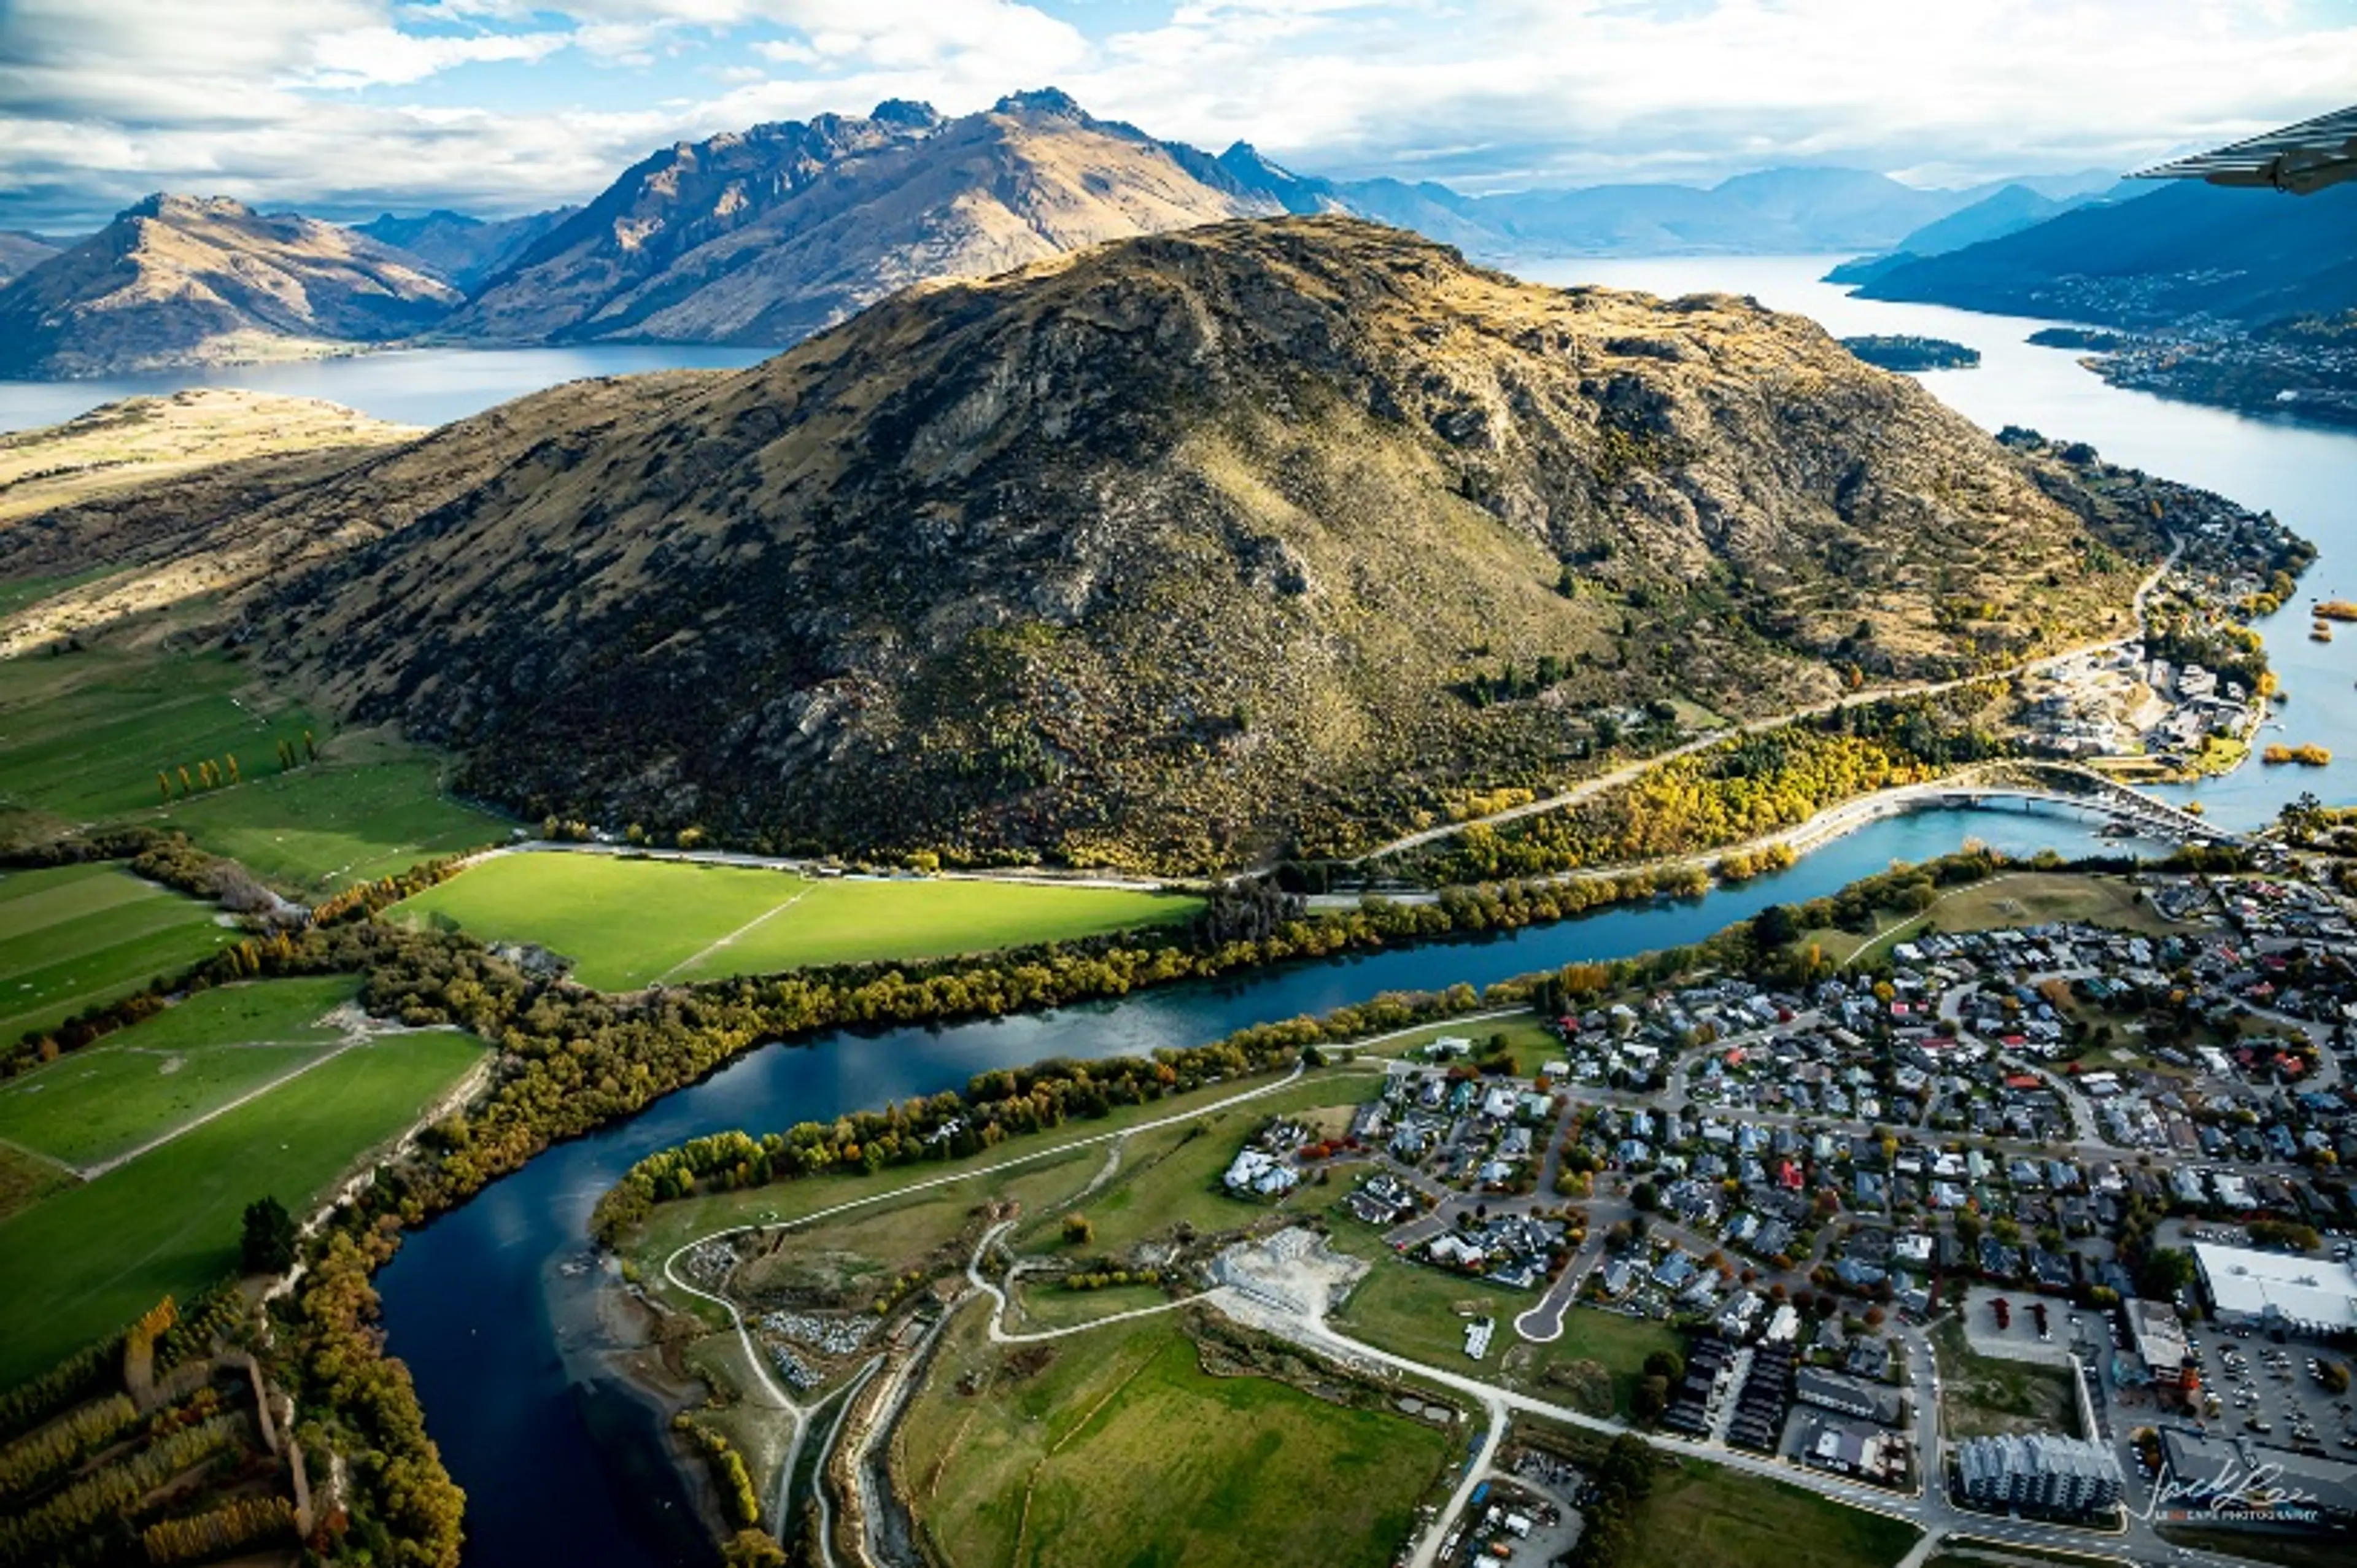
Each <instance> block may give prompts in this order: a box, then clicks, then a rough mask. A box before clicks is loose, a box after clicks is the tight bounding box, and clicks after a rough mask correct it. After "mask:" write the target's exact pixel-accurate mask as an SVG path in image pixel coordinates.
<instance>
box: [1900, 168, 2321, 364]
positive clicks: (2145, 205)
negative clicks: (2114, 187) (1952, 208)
mask: <svg viewBox="0 0 2357 1568" xmlns="http://www.w3.org/2000/svg"><path fill="white" fill-rule="evenodd" d="M1859 292H1860V293H1861V294H1864V295H1867V296H1868V297H1869V298H1874V299H1902V300H1924V301H1929V302H1932V303H1934V304H1939V305H1954V306H1964V308H1966V309H1970V310H1991V311H2001V312H2005V313H2007V314H2011V315H2017V316H2043V317H2055V318H2059V319H2063V320H2072V321H2096V322H2102V323H2104V324H2106V325H2109V326H2115V327H2136V328H2153V327H2171V326H2176V325H2179V324H2181V323H2184V322H2187V321H2191V320H2197V319H2207V320H2213V321H2231V322H2243V323H2257V322H2266V321H2271V320H2276V319H2280V318H2282V317H2290V316H2296V315H2305V314H2322V313H2330V312H2335V311H2341V310H2347V309H2350V308H2351V307H2352V306H2357V187H2350V186H2335V187H2332V188H2329V189H2325V190H2321V191H2319V192H2317V193H2316V194H2315V195H2313V196H2303V197H2277V196H2271V195H2269V194H2268V193H2266V192H2264V191H2249V190H2226V189H2220V188H2217V187H2214V186H2208V185H2202V184H2200V183H2198V182H2194V181H2181V182H2180V181H2172V182H2169V183H2167V184H2164V185H2162V186H2161V187H2160V188H2158V189H2156V190H2153V191H2152V192H2151V193H2150V194H2148V195H2143V196H2138V197H2136V198H2135V199H2132V200H2126V201H2107V202H2099V203H2096V204H2094V205H2092V206H2087V207H2082V208H2079V209H2075V210H2072V211H2070V212H2065V213H2063V214H2061V216H2060V217H2056V218H2051V219H2049V220H2047V221H2045V222H2042V223H2040V224H2038V225H2037V226H2035V227H2034V228H2029V229H2025V230H2022V231H2019V232H2018V233H2012V234H2007V235H2005V236H2003V237H2002V238H1998V239H1994V240H1990V241H1987V242H1984V243H1981V244H1977V245H1970V246H1967V247H1965V248H1964V249H1963V250H1959V251H1953V252H1949V253H1948V254H1946V255H1942V256H1932V257H1929V258H1926V259H1924V260H1921V261H1916V262H1911V263H1907V264H1906V265H1903V266H1897V267H1893V268H1891V269H1890V270H1889V271H1887V272H1884V273H1882V274H1880V275H1878V276H1877V277H1876V278H1874V279H1873V280H1872V281H1871V282H1869V283H1867V285H1865V287H1864V288H1862V289H1861V290H1860V291H1859Z"/></svg>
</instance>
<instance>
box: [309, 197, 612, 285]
mask: <svg viewBox="0 0 2357 1568" xmlns="http://www.w3.org/2000/svg"><path fill="white" fill-rule="evenodd" d="M580 210H581V209H579V208H577V207H559V208H555V209H552V210H550V211H547V212H535V213H533V214H531V215H530V216H529V217H524V218H503V219H495V220H488V221H487V220H483V219H480V218H469V217H468V216H467V214H465V213H463V212H451V211H447V210H443V209H436V210H435V211H432V212H427V213H425V214H422V215H420V216H418V217H415V218H396V217H394V216H393V214H392V213H390V212H388V213H385V214H384V215H383V216H382V217H381V218H371V219H370V220H368V221H367V222H365V223H355V224H353V225H352V229H353V231H354V232H356V233H361V234H365V235H367V236H368V237H369V238H370V239H371V240H374V241H375V242H377V243H378V244H380V245H390V246H392V247H393V249H394V250H396V251H406V252H409V253H410V254H411V255H413V256H414V257H416V258H417V259H418V260H419V261H421V262H423V263H425V265H427V266H428V267H431V268H432V269H433V270H434V272H435V273H436V274H437V275H439V276H441V277H443V278H445V279H447V280H448V281H449V282H450V283H453V284H456V285H457V286H458V287H460V288H464V289H471V288H474V287H476V286H477V285H479V284H481V283H483V282H484V281H485V280H486V279H488V278H490V277H491V276H493V275H494V274H497V273H499V272H500V271H502V270H504V269H505V268H506V267H507V265H508V263H511V262H512V261H514V260H515V259H516V258H517V257H518V256H520V255H522V253H523V252H525V251H526V250H528V249H529V248H531V246H532V245H533V244H534V243H535V242H538V241H539V239H540V238H541V236H543V235H544V234H546V233H547V232H548V231H550V230H551V229H554V228H555V227H556V226H557V225H558V224H560V223H562V222H564V221H565V220H566V219H568V218H570V217H572V216H573V215H574V214H575V213H576V212H578V211H580Z"/></svg>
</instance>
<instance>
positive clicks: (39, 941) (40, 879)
mask: <svg viewBox="0 0 2357 1568" xmlns="http://www.w3.org/2000/svg"><path fill="white" fill-rule="evenodd" d="M237 937H238V933H237V932H235V931H232V930H230V929H226V928H224V927H222V926H221V925H219V924H217V923H216V922H215V921H214V919H213V910H212V908H211V907H210V906H209V905H205V904H199V903H198V902H197V901H196V900H195V899H193V898H184V897H181V896H180V895H179V894H178V893H175V892H173V891H172V890H171V889H169V888H167V887H159V886H156V884H154V883H152V882H146V881H142V880H141V879H140V878H138V877H136V876H134V875H131V873H129V872H128V871H125V870H124V869H123V868H122V867H121V866H117V865H69V866H60V867H59V868H58V869H56V870H53V871H10V872H0V1040H14V1039H16V1037H18V1036H21V1035H23V1034H25V1033H26V1032H27V1031H28V1030H33V1029H48V1028H52V1027H54V1026H57V1025H58V1024H59V1023H62V1022H63V1021H64V1020H65V1019H67V1018H69V1017H70V1016H72V1015H74V1014H76V1013H79V1012H81V1010H82V1009H83V1008H85V1007H88V1006H90V1005H91V1004H93V1003H100V1002H111V1001H113V1000H114V999H115V998H116V997H119V996H123V995H125V994H127V993H130V992H133V991H136V990H138V989H139V988H140V987H142V986H144V985H145V984H146V983H148V982H149V981H150V980H153V979H155V978H156V977H157V976H159V975H174V974H178V972H180V971H182V970H184V969H186V968H188V966H189V965H190V964H193V963H195V962H197V961H199V960H200V959H202V958H204V957H205V956H206V955H207V954H208V953H210V952H212V951H214V950H216V949H218V948H221V946H223V945H225V944H227V943H229V942H232V941H235V940H237Z"/></svg>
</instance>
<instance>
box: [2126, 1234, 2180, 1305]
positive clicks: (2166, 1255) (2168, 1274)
mask: <svg viewBox="0 0 2357 1568" xmlns="http://www.w3.org/2000/svg"><path fill="white" fill-rule="evenodd" d="M2191 1283H2193V1254H2192V1253H2190V1252H2189V1251H2186V1250H2185V1249H2184V1248H2182V1247H2156V1248H2154V1249H2153V1250H2152V1251H2150V1252H2148V1253H2147V1254H2146V1255H2145V1260H2144V1262H2143V1264H2142V1265H2141V1266H2140V1267H2139V1268H2138V1269H2137V1270H2136V1289H2137V1291H2138V1292H2139V1293H2140V1294H2143V1295H2144V1296H2145V1297H2146V1298H2147V1299H2148V1300H2152V1301H2167V1300H2169V1298H2170V1297H2172V1296H2174V1295H2175V1294H2177V1293H2178V1292H2179V1291H2181V1290H2183V1289H2184V1288H2185V1287H2186V1286H2187V1285H2190V1284H2191Z"/></svg>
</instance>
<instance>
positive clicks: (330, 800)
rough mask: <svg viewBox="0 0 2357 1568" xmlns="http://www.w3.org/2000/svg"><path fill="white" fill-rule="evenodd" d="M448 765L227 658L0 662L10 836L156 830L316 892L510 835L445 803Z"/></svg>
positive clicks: (3, 783) (0, 807) (1, 806)
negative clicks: (128, 827) (262, 682)
mask: <svg viewBox="0 0 2357 1568" xmlns="http://www.w3.org/2000/svg"><path fill="white" fill-rule="evenodd" d="M306 736H311V737H312V739H313V741H314V742H316V743H317V757H316V759H315V758H314V757H313V753H312V745H311V744H310V743H307V742H306V739H305V737H306ZM282 742H284V743H285V744H286V745H288V746H293V747H295V748H296V753H297V766H296V767H294V768H287V767H286V766H285V763H284V762H283V761H282V759H281V757H280V755H279V751H278V747H279V745H280V743H282ZM232 758H234V759H235V760H236V762H237V764H238V771H237V781H236V782H235V783H231V782H229V781H228V773H229V768H230V762H231V759H232ZM208 762H210V763H211V764H212V765H213V766H214V768H216V769H217V771H218V775H219V777H220V779H221V782H219V783H218V784H216V785H215V786H214V787H210V788H208V787H206V786H205V785H204V783H203V781H202V777H201V771H200V769H201V766H202V765H203V764H205V763H208ZM182 768H187V769H188V770H189V772H190V776H191V784H190V785H189V786H188V787H184V786H183V784H182V783H181V781H180V770H181V769H182ZM445 771H446V765H445V764H443V763H441V762H440V761H438V760H437V759H436V758H435V757H433V756H431V755H430V754H428V753H425V752H423V751H421V750H420V749H418V748H417V747H414V746H406V745H404V744H402V743H400V742H397V741H394V740H391V739H389V738H386V737H384V736H380V735H373V734H366V733H359V732H354V733H350V734H347V735H343V736H335V735H331V734H329V733H328V725H327V723H326V721H324V720H322V719H319V718H317V717H315V716H314V715H313V714H311V713H309V712H308V711H307V710H306V709H305V708H304V707H303V706H301V705H300V704H298V703H293V702H290V701H289V700H287V698H286V697H285V695H284V694H283V693H274V692H273V691H271V690H270V689H269V688H267V687H264V686H257V685H255V684H253V682H252V681H251V674H250V671H247V670H245V669H244V668H242V667H241V666H240V665H238V664H237V663H235V662H233V661H231V660H229V659H227V658H224V657H222V656H221V655H218V654H204V655H199V656H194V657H190V656H187V655H181V654H174V653H169V652H166V651H162V650H157V649H155V648H152V647H137V646H116V645H109V646H104V647H99V648H89V649H83V650H79V651H76V652H72V653H69V654H63V655H59V656H56V657H45V658H32V659H13V660H0V836H5V837H10V838H16V839H34V838H40V837H45V836H48V835H49V834H51V833H54V832H57V831H59V830H60V829H62V828H67V827H70V826H74V825H78V824H81V823H87V822H100V821H115V822H152V823H154V824H156V826H159V827H167V828H177V829H178V830H180V831H182V832H186V833H188V836H189V837H190V838H192V839H194V840H195V841H196V842H197V843H199V844H201V845H203V846H204V847H206V848H208V849H210V850H212V851H214V852H215V853H217V854H226V855H230V856H232V857H234V858H236V859H238V860H240V861H242V862H243V863H244V864H245V865H247V866H248V867H250V868H251V869H252V870H253V871H255V872H256V873H258V874H260V875H264V876H265V877H269V878H272V879H274V880H275V881H278V882H280V883H282V884H283V885H285V886H289V887H291V888H294V889H296V890H297V891H300V892H305V893H313V894H316V893H321V892H328V891H332V890H333V889H335V888H338V887H341V886H348V885H350V883H352V882H354V881H359V880H365V879H367V878H369V877H371V876H380V875H385V874H387V873H389V872H393V871H398V870H401V869H403V868H404V867H407V866H410V865H415V864H416V863H417V862H419V861H420V860H424V859H427V858H429V857H431V856H433V855H436V854H448V853H450V852H452V851H455V850H459V849H466V848H470V847H473V846H475V845H478V844H482V843H490V842H491V841H494V840H497V839H500V838H504V837H505V836H506V835H507V833H508V831H509V827H510V824H508V823H506V822H502V821H500V819H498V818H496V817H493V816H491V815H490V814H489V813H488V812H485V811H479V810H478V809H476V808H474V807H471V806H467V805H462V804H460V803H458V802H457V801H455V800H451V799H450V798H449V797H448V795H447V792H446V790H445V789H444V781H443V775H444V772H445ZM159 774H161V775H163V778H162V779H161V780H160V781H159V779H158V777H157V776H158V775H159ZM5 1005H6V1003H5V998H0V1007H5Z"/></svg>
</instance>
